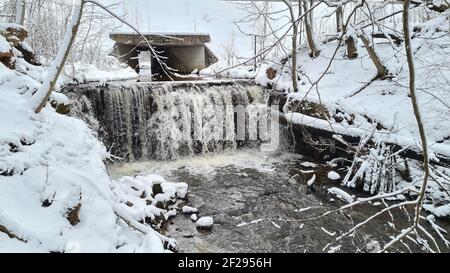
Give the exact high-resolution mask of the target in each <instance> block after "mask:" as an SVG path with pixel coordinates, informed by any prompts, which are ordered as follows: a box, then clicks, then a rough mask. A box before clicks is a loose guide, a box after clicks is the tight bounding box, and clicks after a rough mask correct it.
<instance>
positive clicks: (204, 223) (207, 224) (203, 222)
mask: <svg viewBox="0 0 450 273" xmlns="http://www.w3.org/2000/svg"><path fill="white" fill-rule="evenodd" d="M213 224H214V220H213V218H212V217H210V216H205V217H201V218H200V219H198V220H197V222H195V225H196V226H197V227H198V228H211V227H212V226H213Z"/></svg>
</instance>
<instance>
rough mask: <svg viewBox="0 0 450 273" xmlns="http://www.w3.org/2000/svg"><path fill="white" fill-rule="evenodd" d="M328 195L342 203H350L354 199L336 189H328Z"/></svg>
mask: <svg viewBox="0 0 450 273" xmlns="http://www.w3.org/2000/svg"><path fill="white" fill-rule="evenodd" d="M328 193H330V194H332V195H334V196H336V197H337V198H338V199H340V200H342V201H344V202H347V203H352V202H353V200H354V198H353V197H352V196H351V195H350V194H348V193H347V192H346V191H344V190H341V189H339V188H336V187H333V188H329V189H328Z"/></svg>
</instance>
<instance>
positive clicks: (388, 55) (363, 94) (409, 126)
mask: <svg viewBox="0 0 450 273" xmlns="http://www.w3.org/2000/svg"><path fill="white" fill-rule="evenodd" d="M446 20H448V19H446V17H445V16H439V17H437V18H435V19H432V20H430V21H428V22H426V23H423V24H418V26H420V27H421V28H422V31H421V32H420V33H415V36H416V38H414V39H412V42H413V48H414V50H415V58H416V70H417V73H416V74H417V80H416V82H417V90H418V99H419V103H420V107H421V112H422V118H423V120H424V125H425V129H426V132H427V135H428V141H429V143H428V146H429V150H430V152H431V156H432V158H435V157H434V154H440V155H444V156H448V157H450V141H449V140H448V136H449V135H450V119H448V118H447V117H448V116H449V114H450V107H449V106H450V93H449V92H446V91H447V90H446V89H445V87H443V86H446V85H448V84H447V83H448V82H449V81H450V66H448V65H447V64H448V63H449V62H450V47H448V46H447V45H448V44H449V43H450V36H449V35H443V33H445V32H447V31H448V28H449V24H448V21H446ZM374 43H375V47H376V50H377V53H378V54H379V55H380V58H381V59H382V61H383V63H384V64H385V65H386V67H387V68H388V70H389V71H390V72H391V73H392V74H393V75H395V76H394V78H393V79H392V80H380V79H375V77H376V75H377V71H376V69H375V67H374V65H373V63H372V62H371V60H370V58H369V56H368V55H367V52H366V50H365V48H364V47H363V45H362V43H359V44H358V52H359V57H358V58H357V59H355V60H349V59H348V58H346V57H344V55H345V47H341V48H340V49H339V50H338V53H337V57H336V59H335V60H334V61H333V63H332V64H331V67H330V69H329V70H328V72H327V73H326V74H325V75H324V77H323V78H322V80H321V81H320V82H319V83H318V86H313V85H312V83H314V82H315V81H316V80H317V79H319V77H321V76H322V74H323V73H324V72H325V68H326V67H327V66H328V63H329V62H330V57H331V56H332V54H333V53H334V51H335V49H336V46H337V43H336V42H329V43H326V44H323V45H321V54H320V56H319V57H317V58H315V59H312V58H311V57H309V55H308V50H307V49H305V48H304V47H301V50H300V53H299V56H298V60H299V68H300V70H301V71H302V75H304V74H306V75H308V77H303V76H302V75H300V78H301V80H300V82H299V86H300V91H299V92H298V93H290V94H289V97H291V98H292V99H293V100H303V99H306V100H308V101H311V102H316V103H322V104H324V105H325V106H326V107H327V109H328V110H329V113H330V114H331V115H336V116H339V117H341V118H343V121H342V122H340V123H337V122H336V121H335V120H334V119H333V118H332V119H330V120H329V121H326V120H319V119H316V118H312V117H309V116H306V115H303V114H301V113H293V112H289V113H286V114H285V117H286V119H287V120H288V121H291V122H293V123H298V124H305V125H310V126H314V127H318V128H322V129H326V130H331V131H334V132H336V134H347V135H352V136H365V135H367V134H369V133H372V132H374V137H373V139H374V141H384V142H389V143H395V144H399V145H401V146H404V147H406V146H411V148H412V149H415V150H416V151H420V138H419V133H418V129H417V123H416V120H415V117H414V114H413V110H412V104H411V99H410V97H409V95H408V88H407V86H408V68H407V63H406V57H405V52H404V46H400V47H395V48H393V47H392V46H391V44H390V43H386V42H385V41H384V42H383V40H381V39H374ZM262 67H263V69H261V71H260V73H259V74H258V76H257V77H256V78H255V79H256V81H257V82H258V83H259V84H261V85H266V84H267V83H270V84H272V85H274V87H275V88H276V89H277V90H284V91H288V90H289V89H290V88H291V86H292V83H291V80H290V71H289V68H281V67H278V66H275V67H274V69H275V70H277V71H278V73H277V76H276V77H275V78H274V79H273V80H268V79H267V76H266V75H265V74H266V73H265V70H266V69H265V67H267V65H263V66H262ZM316 87H317V89H316ZM367 117H369V118H370V119H371V120H372V121H373V122H370V121H368V119H367ZM348 120H352V122H351V123H349V122H348ZM376 123H379V124H381V125H382V126H383V127H384V129H381V130H375V129H374V128H375V125H376Z"/></svg>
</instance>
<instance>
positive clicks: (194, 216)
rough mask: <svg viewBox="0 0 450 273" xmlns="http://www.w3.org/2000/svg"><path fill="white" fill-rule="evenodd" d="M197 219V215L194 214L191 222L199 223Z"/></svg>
mask: <svg viewBox="0 0 450 273" xmlns="http://www.w3.org/2000/svg"><path fill="white" fill-rule="evenodd" d="M197 219H198V216H197V214H192V215H191V220H192V221H194V222H195V221H197Z"/></svg>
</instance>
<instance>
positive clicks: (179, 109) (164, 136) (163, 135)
mask: <svg viewBox="0 0 450 273" xmlns="http://www.w3.org/2000/svg"><path fill="white" fill-rule="evenodd" d="M68 93H69V96H70V97H71V98H72V99H78V100H79V99H80V96H85V97H86V98H87V99H88V101H90V107H89V111H90V114H91V115H93V116H94V117H95V118H96V119H97V121H98V123H99V125H100V127H99V132H98V133H99V136H100V139H101V140H102V141H103V143H104V144H105V146H106V147H107V149H108V150H109V151H110V152H111V154H113V155H115V156H118V157H121V158H124V159H127V160H130V161H134V160H146V159H159V160H167V159H176V158H180V157H185V156H189V155H193V154H199V153H200V154H201V153H203V154H205V153H213V152H219V151H223V150H230V149H236V148H238V147H241V146H244V145H250V144H256V143H259V142H260V141H261V140H263V141H264V140H265V138H266V137H267V132H266V131H267V128H268V124H267V123H268V122H269V119H268V113H267V108H266V96H265V92H264V89H263V88H261V87H258V86H256V85H255V84H254V83H251V82H248V81H231V82H230V81H227V82H195V83H194V82H173V83H108V84H106V85H100V84H97V85H92V84H86V85H78V86H75V87H72V88H70V90H69V91H68Z"/></svg>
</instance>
